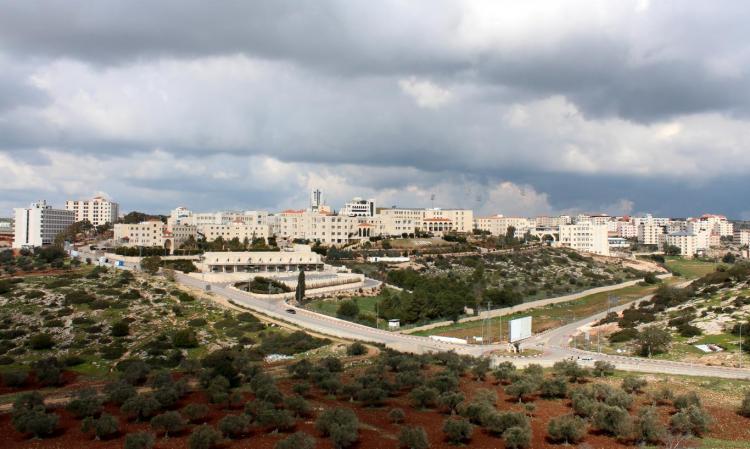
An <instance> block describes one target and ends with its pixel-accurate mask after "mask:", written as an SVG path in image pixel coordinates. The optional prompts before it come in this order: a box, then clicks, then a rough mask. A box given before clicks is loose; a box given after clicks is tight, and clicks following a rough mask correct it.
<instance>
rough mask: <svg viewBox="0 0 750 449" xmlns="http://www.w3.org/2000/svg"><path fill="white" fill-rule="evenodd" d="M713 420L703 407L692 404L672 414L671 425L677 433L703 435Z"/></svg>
mask: <svg viewBox="0 0 750 449" xmlns="http://www.w3.org/2000/svg"><path fill="white" fill-rule="evenodd" d="M712 422H713V420H712V419H711V416H709V415H708V413H706V411H705V410H703V408H701V407H700V406H697V405H690V406H688V407H686V408H684V409H682V410H680V411H679V412H677V413H675V414H674V415H672V418H671V419H670V420H669V426H670V427H671V428H672V430H673V431H674V432H675V433H679V434H683V435H695V436H698V437H699V436H701V435H703V434H704V433H706V431H708V428H709V427H710V426H711V423H712Z"/></svg>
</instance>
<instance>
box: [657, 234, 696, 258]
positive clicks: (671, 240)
mask: <svg viewBox="0 0 750 449" xmlns="http://www.w3.org/2000/svg"><path fill="white" fill-rule="evenodd" d="M664 243H665V244H666V245H668V246H675V247H677V248H679V249H680V255H682V256H685V257H693V256H694V255H695V253H697V252H698V250H699V249H700V248H698V236H697V235H695V234H692V233H690V232H688V231H679V232H673V233H671V234H667V235H666V236H665V237H664Z"/></svg>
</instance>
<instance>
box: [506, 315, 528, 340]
mask: <svg viewBox="0 0 750 449" xmlns="http://www.w3.org/2000/svg"><path fill="white" fill-rule="evenodd" d="M529 337H531V317H530V316H525V317H523V318H516V319H515V320H511V321H510V342H511V343H513V342H516V341H519V340H523V339H524V338H529Z"/></svg>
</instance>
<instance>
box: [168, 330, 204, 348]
mask: <svg viewBox="0 0 750 449" xmlns="http://www.w3.org/2000/svg"><path fill="white" fill-rule="evenodd" d="M172 344H173V345H174V347H176V348H196V347H198V337H197V335H196V334H195V331H193V330H192V329H180V330H178V331H175V333H174V334H173V335H172Z"/></svg>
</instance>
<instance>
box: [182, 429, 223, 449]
mask: <svg viewBox="0 0 750 449" xmlns="http://www.w3.org/2000/svg"><path fill="white" fill-rule="evenodd" d="M220 440H221V434H220V433H219V432H218V431H217V430H216V429H214V428H213V427H211V426H209V425H208V424H202V425H200V426H198V427H196V428H195V429H194V430H193V433H191V434H190V438H189V439H188V447H189V448H190V449H211V448H212V447H215V446H216V445H217V444H218V443H219V441H220Z"/></svg>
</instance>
